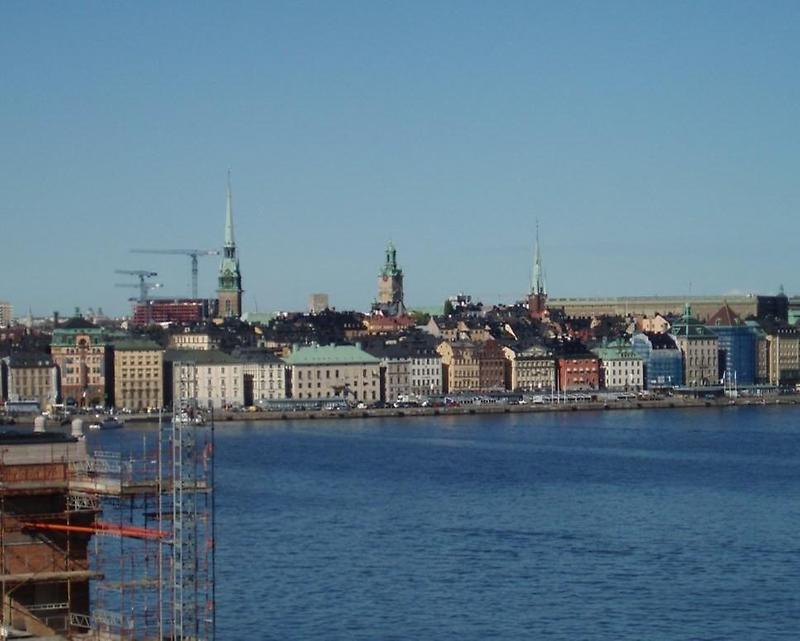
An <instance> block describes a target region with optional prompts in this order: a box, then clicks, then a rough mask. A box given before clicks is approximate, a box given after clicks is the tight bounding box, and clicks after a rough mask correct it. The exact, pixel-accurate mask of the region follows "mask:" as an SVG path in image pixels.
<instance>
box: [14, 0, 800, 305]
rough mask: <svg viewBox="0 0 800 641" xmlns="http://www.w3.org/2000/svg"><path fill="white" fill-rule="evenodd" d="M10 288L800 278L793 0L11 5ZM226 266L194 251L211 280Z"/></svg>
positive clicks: (738, 288) (346, 299)
mask: <svg viewBox="0 0 800 641" xmlns="http://www.w3.org/2000/svg"><path fill="white" fill-rule="evenodd" d="M0 59H2V60H3V61H4V62H3V65H2V71H1V72H0V83H2V100H0V125H1V131H2V141H1V142H0V190H2V198H0V239H1V240H2V243H1V244H0V273H1V274H2V277H0V299H6V300H9V301H11V302H12V304H13V305H14V307H15V311H16V313H18V314H23V313H27V310H28V308H29V307H30V308H32V310H33V312H34V314H47V313H50V311H51V310H53V309H59V310H61V311H62V313H65V312H68V311H70V310H71V309H72V308H73V307H75V306H76V305H77V306H80V307H82V308H87V307H95V308H96V307H98V306H102V307H103V308H104V310H106V311H107V312H113V313H117V314H118V313H123V312H125V311H126V310H128V305H129V304H128V303H127V300H126V299H127V298H128V297H129V296H130V295H132V294H134V293H135V290H126V289H120V288H115V287H114V283H115V282H122V280H124V277H121V276H117V275H115V274H114V273H113V271H114V269H116V268H121V269H138V268H148V269H153V270H154V271H157V272H159V277H158V279H157V280H158V281H159V282H162V283H163V284H164V288H163V289H162V290H161V291H160V294H165V295H188V293H189V280H190V279H189V260H188V258H182V257H161V256H137V255H133V254H130V253H129V249H130V248H133V247H153V248H171V247H219V246H220V245H221V244H222V234H223V223H224V211H225V180H226V172H227V170H228V168H230V170H231V172H232V181H233V192H234V217H235V225H236V235H237V241H238V246H239V253H240V258H241V267H242V273H243V284H244V288H245V290H246V292H245V296H244V306H245V309H246V310H255V309H258V310H260V311H274V310H286V309H302V308H304V307H305V305H306V301H307V296H308V294H309V293H311V292H317V291H322V292H328V293H329V294H330V297H331V302H332V304H333V305H335V306H336V307H337V308H339V309H366V308H368V306H369V304H370V303H371V301H372V300H373V298H374V296H375V293H376V277H377V273H378V269H379V267H380V264H381V262H382V258H383V251H384V248H385V245H386V243H387V241H389V240H390V239H391V240H393V241H394V242H395V244H396V245H397V248H398V260H399V262H400V264H401V266H402V267H403V269H404V271H405V275H406V301H407V303H408V304H410V305H411V306H425V305H434V304H440V303H441V301H442V300H443V299H444V298H445V297H446V296H448V295H450V294H453V293H456V292H458V291H466V292H469V293H472V294H473V296H477V297H479V298H481V299H483V300H484V301H487V302H490V303H494V302H497V301H498V300H504V301H512V300H514V299H515V298H519V297H521V296H522V294H523V293H524V292H525V291H526V290H527V287H528V285H529V279H530V272H531V262H532V246H533V238H534V233H535V224H536V219H537V218H538V220H539V225H540V233H541V239H542V248H543V255H544V261H545V269H546V272H547V280H548V287H549V290H550V293H551V295H553V296H605V295H628V294H629V295H645V294H647V295H651V294H681V293H688V292H689V291H690V288H691V292H692V293H695V294H701V293H730V292H759V293H761V292H763V293H769V292H775V291H776V290H777V287H778V285H779V284H780V283H783V284H784V285H785V286H786V290H787V292H788V293H790V294H791V293H795V292H798V290H800V273H799V272H798V270H797V268H796V264H797V257H796V255H797V246H798V235H799V234H798V233H799V232H800V216H798V211H800V179H798V167H799V166H800V163H798V160H800V128H799V127H798V123H800V77H798V76H800V65H798V60H800V4H798V3H796V2H786V3H781V2H770V3H762V2H752V3H748V2H730V1H726V2H669V3H661V2H651V3H646V2H630V3H628V2H598V3H590V2H578V3H571V2H550V3H538V2H533V1H524V2H512V1H507V2H502V3H491V2H466V1H464V2H437V1H427V2H379V1H373V0H370V1H369V2H367V1H364V2H344V1H343V2H324V1H320V2H288V1H287V2H278V3H276V2H253V3H237V2H232V3H218V2H217V3H213V2H207V3H205V2H192V3H172V4H169V5H166V4H164V3H156V2H145V3H138V2H137V3H101V2H91V3H54V2H53V3H45V2H35V3H32V2H15V1H9V0H7V1H6V2H3V3H0ZM218 262H219V261H218V259H217V258H206V259H201V265H200V290H201V293H202V294H205V295H211V294H212V292H213V290H214V288H215V277H216V271H217V268H218Z"/></svg>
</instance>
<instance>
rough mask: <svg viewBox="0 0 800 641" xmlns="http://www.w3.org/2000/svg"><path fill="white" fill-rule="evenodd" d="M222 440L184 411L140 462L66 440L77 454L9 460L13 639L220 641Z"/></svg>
mask: <svg viewBox="0 0 800 641" xmlns="http://www.w3.org/2000/svg"><path fill="white" fill-rule="evenodd" d="M176 400H177V399H176ZM176 407H181V406H179V405H176ZM213 434H214V424H213V420H211V421H209V424H208V425H205V424H200V423H197V422H194V421H191V422H188V421H184V420H182V419H181V413H180V412H177V413H176V415H174V416H173V417H172V420H161V418H160V419H159V427H158V430H157V431H155V432H153V433H149V434H148V435H147V436H149V437H150V438H149V440H148V438H146V437H144V436H143V440H142V444H141V452H138V453H136V454H133V453H127V454H123V453H121V452H109V451H94V452H92V453H87V452H86V446H85V441H83V440H81V439H72V440H69V439H64V441H63V442H62V441H58V439H55V440H57V441H58V444H57V445H58V447H60V448H61V449H64V451H66V452H67V454H66V455H65V454H64V452H62V451H61V450H56V449H55V446H52V445H51V446H50V447H49V449H48V448H47V447H41V446H39V445H37V446H36V447H34V448H31V447H30V446H28V451H26V452H24V455H23V452H22V450H18V451H17V452H16V453H17V459H18V460H17V461H15V462H14V463H15V464H13V465H9V464H6V461H5V459H6V458H7V457H8V452H9V451H11V450H13V448H14V447H16V446H10V447H3V448H2V449H0V572H2V576H0V579H1V583H2V604H3V608H2V615H3V616H2V625H3V626H4V629H5V630H16V631H20V632H23V631H24V632H27V633H30V634H33V635H36V636H48V637H51V636H52V637H60V638H65V639H86V640H87V641H88V640H96V641H112V640H113V641H117V640H118V641H151V640H152V641H166V640H168V641H188V640H191V641H213V640H214V635H215V628H214V623H215V616H214V585H213V584H214V494H213V469H214V460H213ZM50 436H51V437H52V438H51V439H50V440H53V439H54V438H55V436H58V435H50ZM20 447H26V445H25V444H22V445H21V446H20ZM65 448H66V449H65ZM17 463H18V464H17Z"/></svg>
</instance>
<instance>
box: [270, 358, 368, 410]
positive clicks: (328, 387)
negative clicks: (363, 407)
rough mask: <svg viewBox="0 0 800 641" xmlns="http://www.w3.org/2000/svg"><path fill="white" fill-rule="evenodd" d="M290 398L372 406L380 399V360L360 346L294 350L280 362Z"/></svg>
mask: <svg viewBox="0 0 800 641" xmlns="http://www.w3.org/2000/svg"><path fill="white" fill-rule="evenodd" d="M284 361H285V363H286V365H287V366H288V367H289V369H290V373H289V378H290V381H291V383H290V389H291V397H292V398H297V399H325V398H331V399H334V398H337V399H344V400H353V401H363V402H365V403H374V402H376V401H379V400H380V398H381V386H380V382H381V367H380V363H381V361H380V359H379V358H376V357H375V356H373V355H372V354H368V353H367V352H365V351H364V350H363V349H361V346H360V345H326V346H320V345H311V346H306V347H296V348H295V349H293V350H292V352H291V353H290V354H289V355H288V356H287V357H286V358H285V359H284Z"/></svg>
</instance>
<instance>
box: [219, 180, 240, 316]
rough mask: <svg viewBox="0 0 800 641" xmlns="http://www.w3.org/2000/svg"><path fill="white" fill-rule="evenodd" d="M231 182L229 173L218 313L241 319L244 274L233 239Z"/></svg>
mask: <svg viewBox="0 0 800 641" xmlns="http://www.w3.org/2000/svg"><path fill="white" fill-rule="evenodd" d="M231 200H232V197H231V180H230V173H228V197H227V206H226V209H225V244H224V246H223V248H222V263H221V264H220V266H219V278H218V286H217V299H218V304H217V308H218V311H217V313H218V314H219V316H220V317H222V318H239V317H240V316H241V315H242V274H241V272H240V270H239V257H238V255H237V253H236V241H235V240H234V237H233V205H232V203H231Z"/></svg>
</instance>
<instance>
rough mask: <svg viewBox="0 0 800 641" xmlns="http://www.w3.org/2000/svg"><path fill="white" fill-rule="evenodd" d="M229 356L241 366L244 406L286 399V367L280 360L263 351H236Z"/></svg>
mask: <svg viewBox="0 0 800 641" xmlns="http://www.w3.org/2000/svg"><path fill="white" fill-rule="evenodd" d="M231 356H233V358H234V359H236V360H238V361H239V363H241V366H242V377H243V381H242V387H243V402H244V405H245V406H248V407H249V406H250V405H256V404H257V403H258V402H259V401H264V400H274V399H282V398H286V365H285V364H284V362H283V361H282V360H281V359H280V358H278V357H277V356H275V355H273V354H272V353H271V352H268V351H267V350H263V349H242V350H236V351H235V352H233V354H232V355H231Z"/></svg>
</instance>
